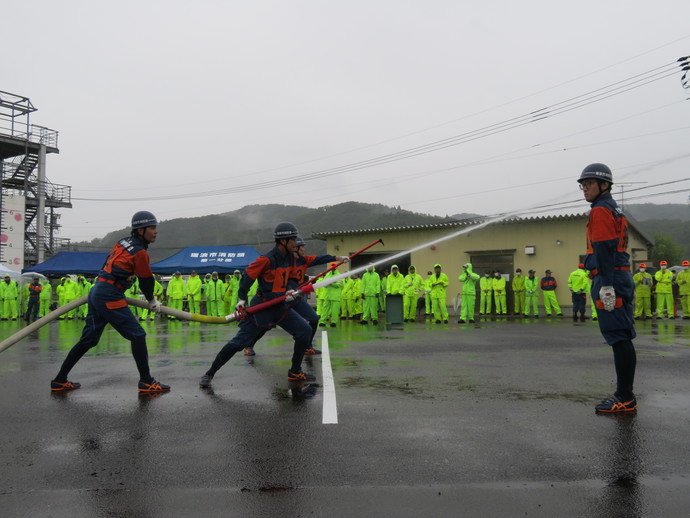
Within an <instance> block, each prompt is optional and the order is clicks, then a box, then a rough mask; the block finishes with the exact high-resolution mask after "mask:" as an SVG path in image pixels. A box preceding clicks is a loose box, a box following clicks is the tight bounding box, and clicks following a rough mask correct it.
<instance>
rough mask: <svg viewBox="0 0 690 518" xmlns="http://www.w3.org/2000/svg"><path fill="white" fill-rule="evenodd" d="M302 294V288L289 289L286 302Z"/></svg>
mask: <svg viewBox="0 0 690 518" xmlns="http://www.w3.org/2000/svg"><path fill="white" fill-rule="evenodd" d="M300 295H302V292H301V291H300V290H292V291H288V292H287V295H285V302H292V301H293V300H295V299H297V298H299V297H300Z"/></svg>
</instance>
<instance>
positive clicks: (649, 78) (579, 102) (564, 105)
mask: <svg viewBox="0 0 690 518" xmlns="http://www.w3.org/2000/svg"><path fill="white" fill-rule="evenodd" d="M676 66H677V63H676V62H672V63H669V64H666V65H663V66H661V67H657V68H654V69H651V70H648V71H646V72H643V73H640V74H636V75H633V76H631V77H629V78H626V79H624V80H620V81H616V82H614V83H611V84H609V85H606V86H604V87H601V88H597V89H595V90H592V91H590V92H587V93H584V94H581V95H578V96H575V97H572V98H569V99H566V100H564V101H560V102H558V103H555V104H552V105H549V106H546V107H544V108H540V109H538V110H536V111H532V112H529V113H526V114H523V115H521V116H518V117H513V118H510V119H506V120H503V121H501V122H497V123H494V124H490V125H488V126H484V127H481V128H478V129H475V130H471V131H468V132H465V133H461V134H459V135H455V136H452V137H448V138H445V139H441V140H437V141H433V142H430V143H427V144H423V145H420V146H416V147H413V148H408V149H404V150H401V151H397V152H394V153H389V154H385V155H381V156H378V157H374V158H370V159H367V160H362V161H359V162H354V163H351V164H345V165H342V166H337V167H333V168H329V169H321V170H317V171H312V172H309V173H303V174H299V175H294V176H290V177H286V178H282V179H277V180H266V181H262V182H256V183H253V184H248V185H243V186H236V187H230V188H225V189H216V190H212V191H200V192H195V193H184V194H173V195H162V196H149V197H144V198H133V197H127V198H78V197H73V198H72V199H73V200H75V201H99V202H122V201H159V200H176V199H189V198H196V197H209V196H220V195H225V194H236V193H243V192H250V191H256V190H263V189H269V188H274V187H279V186H285V185H291V184H295V183H302V182H305V181H313V180H316V179H321V178H326V177H330V176H335V175H341V174H344V173H348V172H353V171H358V170H362V169H367V168H370V167H374V166H379V165H383V164H388V163H392V162H396V161H400V160H405V159H408V158H413V157H416V156H420V155H424V154H428V153H432V152H437V151H440V150H443V149H446V148H449V147H453V146H458V145H461V144H466V143H468V142H472V141H475V140H478V139H482V138H486V137H489V136H493V135H496V134H499V133H503V132H506V131H510V130H513V129H517V128H520V127H522V126H525V125H528V124H532V123H534V122H539V121H541V120H544V119H547V118H553V117H556V116H558V115H562V114H564V113H567V112H570V111H572V110H576V109H579V108H583V107H585V106H588V105H590V104H593V103H596V102H600V101H603V100H605V99H608V98H611V97H614V96H618V95H621V94H623V93H626V92H629V91H631V90H634V89H637V88H640V87H643V86H646V85H648V84H650V83H653V82H656V81H660V80H662V79H665V78H667V77H670V76H671V75H674V74H675V73H676Z"/></svg>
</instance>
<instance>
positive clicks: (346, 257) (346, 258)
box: [338, 255, 350, 264]
mask: <svg viewBox="0 0 690 518" xmlns="http://www.w3.org/2000/svg"><path fill="white" fill-rule="evenodd" d="M338 261H342V262H344V263H345V264H347V263H349V262H350V258H349V257H348V256H346V255H341V256H340V257H338Z"/></svg>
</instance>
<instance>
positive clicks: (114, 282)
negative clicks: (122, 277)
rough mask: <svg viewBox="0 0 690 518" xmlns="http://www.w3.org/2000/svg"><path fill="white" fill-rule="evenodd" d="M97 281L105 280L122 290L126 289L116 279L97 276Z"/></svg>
mask: <svg viewBox="0 0 690 518" xmlns="http://www.w3.org/2000/svg"><path fill="white" fill-rule="evenodd" d="M97 280H98V282H107V283H108V284H112V285H114V286H115V287H116V288H118V289H120V290H122V291H127V289H126V288H125V287H124V286H123V285H122V284H120V283H119V282H118V281H115V280H112V279H106V278H105V277H99V278H98V279H97Z"/></svg>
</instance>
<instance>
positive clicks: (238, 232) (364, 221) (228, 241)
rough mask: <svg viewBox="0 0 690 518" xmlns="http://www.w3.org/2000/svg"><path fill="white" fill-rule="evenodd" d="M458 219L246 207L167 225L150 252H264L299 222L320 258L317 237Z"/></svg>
mask: <svg viewBox="0 0 690 518" xmlns="http://www.w3.org/2000/svg"><path fill="white" fill-rule="evenodd" d="M453 219H455V218H452V217H449V216H446V217H440V216H432V215H429V214H421V213H417V212H411V211H407V210H403V209H401V208H400V207H388V206H386V205H381V204H371V203H360V202H355V201H351V202H345V203H340V204H337V205H330V206H324V207H319V208H316V209H313V208H307V207H300V206H297V205H280V204H267V205H246V206H244V207H242V208H241V209H237V210H234V211H231V212H225V213H222V214H213V215H209V216H200V217H196V218H176V219H171V220H166V221H162V222H161V223H160V225H159V227H158V239H157V240H156V243H155V244H154V245H152V246H151V247H150V249H149V254H150V255H151V260H152V261H158V260H161V259H164V258H166V257H169V256H170V255H172V254H173V253H175V252H176V251H178V250H181V249H182V248H184V247H186V246H204V245H206V246H209V245H249V246H253V247H254V248H256V249H257V250H258V251H260V252H262V251H265V250H267V249H268V248H270V246H271V245H272V244H273V229H274V227H275V225H276V224H277V223H278V222H280V221H291V222H292V223H294V224H295V225H296V226H297V228H298V229H299V231H300V233H301V234H302V236H303V237H304V238H305V240H306V241H307V246H308V251H309V253H314V254H319V253H324V252H325V251H326V244H325V242H323V241H321V240H311V239H310V237H311V235H312V234H314V233H318V232H326V231H330V232H332V231H339V230H358V229H365V228H371V227H373V226H376V227H396V226H404V225H422V224H433V223H442V222H445V221H452V220H453ZM128 233H129V229H128V228H124V229H120V230H116V231H113V232H109V233H108V234H106V235H105V236H104V237H103V238H102V239H93V240H91V241H90V242H80V243H73V244H72V245H71V246H70V249H71V250H75V249H78V250H84V251H108V250H110V249H111V248H112V246H113V243H115V241H117V240H118V239H120V238H121V237H122V236H124V235H127V234H128Z"/></svg>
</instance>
